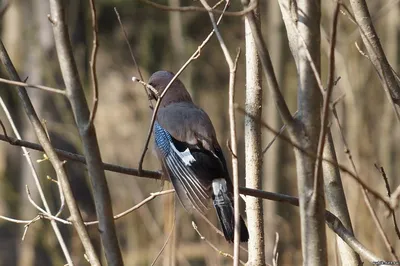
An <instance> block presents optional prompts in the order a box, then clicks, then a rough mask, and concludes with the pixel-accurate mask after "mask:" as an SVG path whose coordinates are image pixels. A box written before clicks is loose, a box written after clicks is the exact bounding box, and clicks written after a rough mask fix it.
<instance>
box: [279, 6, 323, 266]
mask: <svg viewBox="0 0 400 266" xmlns="http://www.w3.org/2000/svg"><path fill="white" fill-rule="evenodd" d="M279 5H280V7H281V11H282V16H283V20H284V23H285V26H286V30H287V32H288V38H289V46H290V49H291V52H292V54H293V57H294V59H295V62H296V66H297V72H298V75H299V85H298V111H299V118H298V119H296V120H297V125H296V127H295V130H294V132H293V134H291V139H292V140H294V141H296V142H297V143H298V144H299V145H300V146H301V147H302V148H303V149H305V150H307V151H308V152H309V153H311V154H316V153H317V146H318V138H319V134H320V128H321V117H320V115H321V108H320V106H321V92H320V88H319V85H318V81H317V79H316V76H315V73H314V71H313V69H312V67H311V63H310V60H309V58H308V56H307V55H308V54H307V53H308V52H309V53H310V56H311V61H312V63H313V64H314V66H315V68H316V69H315V70H316V71H317V73H316V74H317V75H318V76H320V19H321V1H318V0H317V1H315V0H299V1H297V2H293V1H287V0H280V1H279ZM294 16H295V18H294ZM295 158H296V168H297V183H298V191H299V199H300V221H301V239H302V242H301V244H302V253H303V265H327V246H326V232H325V222H324V221H325V217H324V214H325V201H324V186H323V182H317V184H318V187H316V188H314V167H315V159H313V158H310V157H309V156H306V155H305V154H304V153H303V152H301V151H300V150H297V149H295ZM317 178H322V176H318V177H317Z"/></svg>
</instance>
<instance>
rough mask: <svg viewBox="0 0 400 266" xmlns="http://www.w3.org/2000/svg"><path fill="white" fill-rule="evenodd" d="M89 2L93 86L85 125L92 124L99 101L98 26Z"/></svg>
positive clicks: (92, 4) (93, 7)
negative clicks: (90, 109)
mask: <svg viewBox="0 0 400 266" xmlns="http://www.w3.org/2000/svg"><path fill="white" fill-rule="evenodd" d="M89 3H90V11H91V14H92V31H93V40H92V42H93V46H92V54H91V57H90V75H91V77H92V86H93V103H92V112H91V113H90V117H89V122H88V125H87V127H91V126H92V124H93V122H94V118H95V117H96V112H97V106H98V103H99V85H98V80H97V73H96V59H97V50H98V48H99V40H98V38H97V35H98V31H99V28H98V26H97V15H96V5H95V4H94V0H89Z"/></svg>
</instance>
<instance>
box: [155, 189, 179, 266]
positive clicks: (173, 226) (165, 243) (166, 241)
mask: <svg viewBox="0 0 400 266" xmlns="http://www.w3.org/2000/svg"><path fill="white" fill-rule="evenodd" d="M175 223H176V206H175V197H174V220H173V221H172V226H171V230H170V231H169V234H168V236H167V239H166V240H165V242H164V244H163V246H162V247H161V249H160V251H159V252H158V253H157V256H156V257H155V258H154V260H153V262H152V263H151V265H150V266H154V265H155V264H156V262H157V260H158V258H159V257H160V256H161V254H162V253H163V251H164V249H165V247H166V246H167V244H168V242H169V240H170V239H171V236H172V233H173V232H174V229H175Z"/></svg>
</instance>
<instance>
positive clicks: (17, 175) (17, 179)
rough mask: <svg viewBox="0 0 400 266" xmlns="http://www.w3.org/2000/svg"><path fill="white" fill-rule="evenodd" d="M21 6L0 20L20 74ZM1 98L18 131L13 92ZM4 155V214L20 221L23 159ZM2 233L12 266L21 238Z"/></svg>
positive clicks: (13, 227) (11, 152) (14, 232)
mask: <svg viewBox="0 0 400 266" xmlns="http://www.w3.org/2000/svg"><path fill="white" fill-rule="evenodd" d="M24 4H25V1H24V0H16V1H13V2H12V3H11V4H10V6H9V7H8V10H7V12H6V13H5V14H4V17H3V18H2V30H3V31H2V40H3V42H4V44H5V46H6V47H7V48H8V53H9V55H10V57H11V58H12V59H13V60H14V64H15V66H16V67H17V68H18V70H21V68H22V66H23V62H24V61H23V60H24V57H25V53H24V51H25V50H24V49H23V47H24V46H25V44H26V43H25V42H24V41H23V39H24V33H25V27H24V23H25V22H24V17H25V16H24ZM2 86H4V85H2ZM2 95H3V96H8V97H4V99H5V100H6V101H7V103H8V105H9V106H10V107H11V108H10V112H12V115H13V117H14V123H15V124H16V125H17V126H18V128H21V124H22V116H21V115H20V114H21V109H20V108H19V107H18V106H16V105H15V97H14V96H15V92H14V91H12V90H10V91H8V92H5V93H4V94H3V93H2ZM2 114H3V113H2ZM3 117H4V116H3V115H2V118H3ZM2 121H3V123H4V124H5V125H6V126H7V125H8V124H9V123H8V122H6V121H7V120H5V119H2ZM7 129H8V132H10V133H9V134H11V130H10V127H8V126H7ZM5 152H6V154H7V156H6V157H5V158H4V159H5V165H4V167H5V169H4V174H5V178H6V179H7V181H5V180H4V181H3V182H7V185H8V188H9V189H8V191H4V193H3V191H2V200H3V201H4V202H6V203H7V205H8V207H9V209H8V211H9V212H7V213H8V214H9V215H15V216H17V217H20V212H19V209H18V207H19V206H20V202H21V198H20V197H19V186H20V185H21V184H22V179H21V172H22V171H21V162H22V161H23V160H24V157H23V155H22V152H21V149H18V148H15V147H12V146H10V145H7V146H6V147H5ZM7 185H4V184H2V187H3V188H4V187H5V186H7ZM11 188H13V191H12V192H11V191H10V190H11ZM6 192H7V193H6ZM12 196H14V197H12ZM23 217H24V218H26V217H28V216H25V215H24V216H23ZM23 217H21V218H23ZM4 226H5V225H4ZM3 230H7V231H9V236H8V237H9V238H10V239H9V240H8V239H6V238H5V234H4V238H3V237H2V242H3V241H7V242H6V243H7V246H4V249H3V246H2V250H5V251H6V252H4V253H3V252H1V253H0V254H1V260H2V262H3V263H4V264H6V265H16V264H17V262H18V260H19V256H20V254H21V252H22V250H21V244H20V243H21V240H20V238H21V235H22V234H21V232H22V231H21V227H20V226H19V225H17V224H9V225H8V226H6V229H3ZM28 237H29V236H28ZM11 240H14V241H11ZM28 241H30V240H28ZM31 246H32V245H31ZM28 251H29V252H28V254H27V255H26V256H27V257H28V258H32V257H33V248H30V249H29V250H28ZM28 266H29V265H28Z"/></svg>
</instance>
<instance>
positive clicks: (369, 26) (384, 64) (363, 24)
mask: <svg viewBox="0 0 400 266" xmlns="http://www.w3.org/2000/svg"><path fill="white" fill-rule="evenodd" d="M350 4H351V6H352V9H353V12H354V17H355V20H356V22H357V25H358V27H359V30H360V34H361V38H362V40H363V42H364V45H365V47H366V48H367V53H368V56H369V58H370V60H371V63H372V64H373V65H374V67H375V70H376V71H377V72H378V76H379V78H380V80H381V83H382V86H383V88H384V89H385V91H386V92H387V96H388V97H391V98H392V99H393V102H394V103H395V104H397V105H400V86H399V83H398V82H397V80H396V77H395V75H394V74H393V71H392V68H391V66H390V64H389V62H388V60H387V58H386V55H385V52H384V51H383V48H382V45H381V42H380V40H379V37H378V35H377V33H376V31H375V27H374V24H373V23H372V19H371V16H370V14H369V10H368V6H367V3H366V1H365V0H350ZM394 108H395V107H394Z"/></svg>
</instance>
